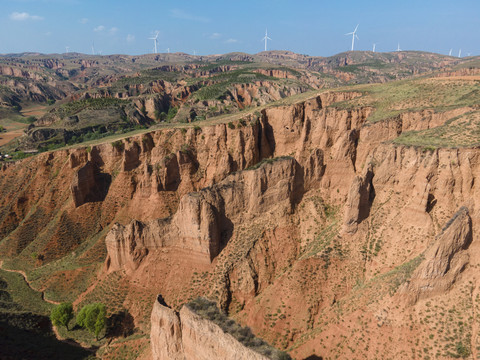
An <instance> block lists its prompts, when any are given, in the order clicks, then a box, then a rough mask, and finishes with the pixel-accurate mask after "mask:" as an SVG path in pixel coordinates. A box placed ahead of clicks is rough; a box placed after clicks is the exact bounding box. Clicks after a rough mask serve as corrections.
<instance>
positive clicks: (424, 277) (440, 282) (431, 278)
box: [401, 207, 472, 302]
mask: <svg viewBox="0 0 480 360" xmlns="http://www.w3.org/2000/svg"><path fill="white" fill-rule="evenodd" d="M471 242H472V220H471V218H470V215H469V212H468V209H467V208H466V207H461V208H460V209H459V210H458V211H457V213H455V215H454V216H453V217H452V218H451V219H450V220H449V221H448V222H447V224H446V225H445V227H444V228H443V230H442V232H441V233H440V234H439V235H438V236H437V237H436V239H435V242H434V243H433V244H432V245H431V246H430V247H429V248H428V249H427V250H426V251H425V253H424V255H423V257H424V260H423V261H422V263H421V264H420V266H419V267H418V268H417V269H416V270H415V272H414V273H413V275H412V277H411V279H410V281H409V283H408V284H407V285H405V286H404V288H403V289H402V291H401V292H402V293H404V294H406V295H407V297H408V298H409V299H410V301H411V302H416V301H417V300H418V299H420V298H425V297H429V296H432V295H435V294H439V293H444V292H445V291H447V290H449V289H450V288H451V287H452V285H453V284H454V283H455V281H456V279H457V277H458V276H459V275H460V273H462V271H463V270H464V269H465V267H466V265H467V264H468V262H469V254H468V251H467V249H468V247H469V245H470V243H471Z"/></svg>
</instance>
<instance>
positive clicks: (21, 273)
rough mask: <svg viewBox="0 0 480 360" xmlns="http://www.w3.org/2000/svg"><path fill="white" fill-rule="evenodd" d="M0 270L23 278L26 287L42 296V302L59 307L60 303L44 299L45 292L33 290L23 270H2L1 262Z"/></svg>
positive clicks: (0, 262) (1, 261) (1, 264)
mask: <svg viewBox="0 0 480 360" xmlns="http://www.w3.org/2000/svg"><path fill="white" fill-rule="evenodd" d="M0 269H1V270H3V271H8V272H13V273H17V274H20V275H22V276H23V280H25V282H26V283H27V286H28V287H29V288H30V289H32V290H34V291H36V292H39V293H41V294H42V300H43V301H46V302H48V303H50V304H53V305H59V304H60V302H58V301H53V300H49V299H47V298H45V292H44V291H40V290H37V289H35V288H34V287H33V286H32V285H31V284H30V282H29V281H28V278H27V274H25V271H23V270H10V269H4V268H3V260H0Z"/></svg>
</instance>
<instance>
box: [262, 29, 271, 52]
mask: <svg viewBox="0 0 480 360" xmlns="http://www.w3.org/2000/svg"><path fill="white" fill-rule="evenodd" d="M268 40H272V39H270V38H269V37H268V31H267V29H265V37H264V38H262V40H261V41H265V51H267V41H268Z"/></svg>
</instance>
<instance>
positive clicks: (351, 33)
mask: <svg viewBox="0 0 480 360" xmlns="http://www.w3.org/2000/svg"><path fill="white" fill-rule="evenodd" d="M345 35H353V32H350V33H346V34H345Z"/></svg>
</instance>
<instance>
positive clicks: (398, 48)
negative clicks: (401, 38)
mask: <svg viewBox="0 0 480 360" xmlns="http://www.w3.org/2000/svg"><path fill="white" fill-rule="evenodd" d="M397 51H402V49H400V43H398V45H397Z"/></svg>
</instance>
